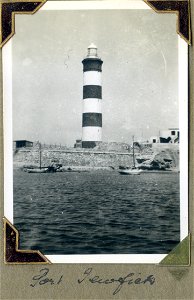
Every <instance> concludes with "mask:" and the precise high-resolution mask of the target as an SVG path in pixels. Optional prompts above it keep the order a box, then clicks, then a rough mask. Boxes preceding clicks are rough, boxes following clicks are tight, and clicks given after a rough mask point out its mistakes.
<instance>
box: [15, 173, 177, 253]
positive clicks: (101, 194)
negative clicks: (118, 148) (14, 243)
mask: <svg viewBox="0 0 194 300" xmlns="http://www.w3.org/2000/svg"><path fill="white" fill-rule="evenodd" d="M179 202H180V200H179V174H175V173H172V174H169V173H166V174H156V173H149V174H148V173H143V174H141V175H140V176H122V175H119V174H118V173H117V172H116V171H91V172H85V173H55V174H47V173H45V174H28V173H26V172H22V171H21V170H15V171H14V225H15V226H16V228H17V229H18V230H19V232H20V248H21V249H37V250H41V251H42V252H43V253H44V254H124V253H126V254H132V253H133V254H135V253H136V254H139V253H145V254H147V253H167V252H169V251H170V250H171V249H172V248H174V247H175V245H176V244H177V243H178V242H179V238H180V229H179V226H180V216H179V208H180V205H179Z"/></svg>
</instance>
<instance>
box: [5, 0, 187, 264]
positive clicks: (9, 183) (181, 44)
mask: <svg viewBox="0 0 194 300" xmlns="http://www.w3.org/2000/svg"><path fill="white" fill-rule="evenodd" d="M94 4H96V5H95V6H94ZM97 5H98V6H97ZM59 9H60V10H71V9H72V10H74V9H77V10H79V9H150V8H149V6H148V5H147V4H145V3H144V2H143V1H122V2H121V1H114V2H113V1H95V2H92V3H91V1H49V2H46V4H44V6H42V7H41V9H40V11H43V10H59ZM2 56H3V59H2V61H3V124H4V216H5V217H6V218H7V219H8V220H9V221H10V222H11V223H13V136H12V43H11V40H9V41H8V42H7V43H6V45H4V46H3V51H2ZM178 64H179V69H178V85H179V128H180V170H181V171H180V232H181V234H180V240H181V241H182V240H183V239H184V238H185V237H186V236H187V235H188V45H187V43H186V42H185V41H184V40H183V39H182V38H180V37H179V36H178ZM166 255H167V254H146V255H145V254H111V255H46V257H47V258H48V259H49V260H50V261H51V262H52V263H125V264H126V263H130V264H131V263H132V264H133V263H144V264H145V263H149V264H151V263H152V264H153V263H159V262H160V261H161V260H162V259H163V258H164V257H165V256H166Z"/></svg>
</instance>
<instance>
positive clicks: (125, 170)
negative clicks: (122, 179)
mask: <svg viewBox="0 0 194 300" xmlns="http://www.w3.org/2000/svg"><path fill="white" fill-rule="evenodd" d="M119 173H120V174H121V175H140V174H141V173H142V170H140V169H139V168H137V167H136V165H135V151H134V136H133V166H132V167H131V168H122V169H120V170H119Z"/></svg>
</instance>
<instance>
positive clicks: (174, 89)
mask: <svg viewBox="0 0 194 300" xmlns="http://www.w3.org/2000/svg"><path fill="white" fill-rule="evenodd" d="M12 40H13V137H14V139H27V140H32V141H36V140H40V141H41V142H43V143H57V144H60V143H61V144H62V145H73V144H74V142H75V140H76V139H79V138H81V132H82V130H81V129H82V128H81V124H82V102H83V100H82V88H83V87H82V85H83V71H82V63H81V61H82V59H83V58H84V57H85V55H86V54H87V47H88V46H89V44H90V43H91V42H93V43H95V44H96V45H97V47H98V54H99V56H100V57H101V59H102V60H103V62H104V63H103V66H102V78H103V84H102V96H103V131H102V132H103V141H117V142H119V141H120V142H128V141H130V140H131V136H132V135H135V136H136V137H142V136H143V137H144V138H148V137H149V136H152V135H157V134H158V132H159V130H162V129H167V128H169V127H178V126H179V124H178V70H177V67H178V50H177V49H178V48H177V46H178V35H177V33H176V16H175V15H174V14H157V13H155V12H154V11H153V10H102V11H83V10H82V11H39V12H37V13H36V14H34V15H16V34H15V36H14V37H13V38H12Z"/></svg>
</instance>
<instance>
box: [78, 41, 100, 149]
mask: <svg viewBox="0 0 194 300" xmlns="http://www.w3.org/2000/svg"><path fill="white" fill-rule="evenodd" d="M82 64H83V114H82V148H94V147H95V146H96V144H97V143H98V142H101V141H102V80H101V74H102V64H103V61H102V60H101V59H100V58H99V57H98V54H97V47H96V46H95V45H94V44H93V43H92V44H91V45H90V46H89V47H88V54H87V56H86V58H85V59H84V60H83V61H82Z"/></svg>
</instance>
